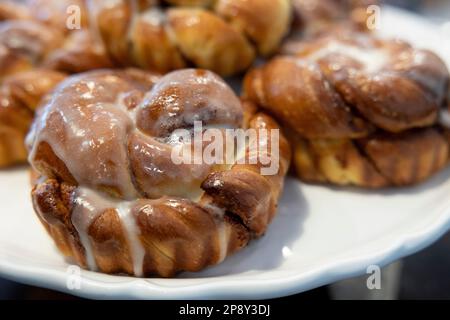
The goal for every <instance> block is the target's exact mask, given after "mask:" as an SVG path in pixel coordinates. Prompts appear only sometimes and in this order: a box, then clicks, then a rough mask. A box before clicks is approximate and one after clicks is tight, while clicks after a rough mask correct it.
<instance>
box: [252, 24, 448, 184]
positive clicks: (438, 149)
mask: <svg viewBox="0 0 450 320" xmlns="http://www.w3.org/2000/svg"><path fill="white" fill-rule="evenodd" d="M285 53H286V54H289V56H280V57H276V58H274V59H273V60H271V61H269V62H268V63H267V64H266V65H264V66H262V67H260V68H257V69H254V70H252V71H250V72H249V73H248V74H247V76H246V78H245V80H244V96H245V97H247V98H248V99H250V100H252V101H254V102H256V103H257V104H258V105H259V106H261V107H263V108H264V109H266V110H268V111H269V112H270V113H271V114H273V115H274V116H275V117H276V118H277V119H278V120H279V121H280V122H281V123H283V124H284V125H285V126H286V127H287V129H288V130H289V131H290V134H289V137H291V139H290V141H291V143H292V144H293V146H294V163H295V166H296V169H297V170H296V171H297V173H298V175H299V177H300V178H301V179H302V180H305V181H310V182H329V183H333V184H338V185H349V184H350V185H358V186H363V187H371V188H374V187H384V186H389V185H409V184H415V183H419V182H421V181H423V180H424V179H425V178H427V177H429V176H431V175H433V174H434V173H435V172H437V171H439V170H440V169H442V168H443V166H444V165H445V164H446V162H447V160H446V159H448V144H446V143H445V139H444V136H443V133H442V130H437V129H436V128H437V126H438V123H437V121H438V115H439V113H440V112H441V110H442V108H443V107H444V103H445V102H446V99H447V97H446V95H447V90H448V84H449V73H448V70H447V68H446V66H445V64H444V62H443V61H442V60H441V59H440V58H439V57H437V56H436V55H435V54H434V53H432V52H430V51H427V50H418V49H415V48H412V47H411V46H410V45H409V44H407V43H404V42H400V41H391V40H380V39H377V38H376V37H373V36H371V35H367V34H362V33H358V32H353V31H346V32H344V33H339V34H337V33H336V34H334V33H331V34H328V35H324V36H321V37H318V38H316V39H309V40H304V41H301V42H297V43H296V45H295V46H290V47H289V48H286V51H285Z"/></svg>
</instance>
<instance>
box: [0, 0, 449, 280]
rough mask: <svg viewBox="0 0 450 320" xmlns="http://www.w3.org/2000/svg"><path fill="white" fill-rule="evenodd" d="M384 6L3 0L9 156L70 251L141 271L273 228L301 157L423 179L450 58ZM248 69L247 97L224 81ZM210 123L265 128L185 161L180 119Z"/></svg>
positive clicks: (205, 254) (437, 148) (3, 104)
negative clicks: (375, 15)
mask: <svg viewBox="0 0 450 320" xmlns="http://www.w3.org/2000/svg"><path fill="white" fill-rule="evenodd" d="M377 4H378V1H375V0H339V1H337V0H336V1H331V0H115V1H101V0H76V1H75V0H63V1H56V0H54V1H52V0H22V1H13V0H6V1H2V2H1V3H0V167H7V166H10V165H13V164H17V163H23V162H24V161H25V159H26V158H27V156H28V159H29V162H30V164H31V166H32V169H31V171H32V179H31V181H32V193H31V195H32V201H33V206H34V209H35V211H36V213H37V216H38V217H39V219H40V221H41V222H42V224H43V225H44V227H45V229H46V230H47V232H48V233H49V235H50V236H51V237H52V238H53V240H54V242H55V243H56V245H57V247H58V249H59V250H60V251H61V252H62V253H63V254H64V255H65V256H66V257H70V258H72V259H73V260H74V261H76V263H77V264H79V265H80V266H82V267H84V268H87V269H90V270H95V271H100V272H105V273H125V274H129V275H133V276H151V275H156V276H162V277H170V276H174V275H175V274H176V273H178V272H181V271H199V270H201V269H203V268H205V267H207V266H210V265H214V264H217V263H220V262H221V261H223V260H224V259H225V258H226V257H227V256H229V255H230V254H232V253H234V252H236V251H238V250H240V249H242V248H243V247H245V246H246V245H247V244H248V243H249V241H250V240H252V239H256V238H259V237H261V236H262V235H264V233H265V232H266V230H267V228H268V226H269V224H270V222H271V221H272V219H273V218H274V217H275V215H276V211H277V203H278V200H279V198H280V194H281V193H282V189H283V183H284V179H285V176H286V174H287V172H288V171H289V168H290V164H291V162H292V163H293V167H294V169H295V171H296V173H297V175H298V177H299V178H300V179H301V180H303V181H306V182H313V183H327V184H335V185H355V186H359V187H366V188H380V187H387V186H403V185H411V184H416V183H418V182H421V181H423V180H425V179H426V178H428V177H430V176H431V175H433V174H434V173H436V172H438V171H439V170H441V169H442V168H444V167H445V166H446V164H447V162H448V158H449V148H450V130H449V129H448V125H449V123H450V121H444V120H445V118H450V117H449V116H448V113H447V111H450V110H449V102H450V101H449V100H450V99H449V97H448V95H449V78H450V77H449V72H448V70H447V67H446V65H445V63H444V62H443V61H442V60H441V59H440V58H439V57H438V56H436V55H435V54H434V53H432V52H430V51H427V50H421V49H416V48H413V47H412V46H411V45H409V44H407V43H405V42H402V41H399V40H386V39H379V38H377V36H376V35H375V34H373V33H372V32H371V30H369V29H371V28H368V27H367V26H368V25H367V21H368V19H369V15H370V13H371V12H373V9H374V7H373V6H374V5H377ZM69 6H75V9H78V10H79V13H81V16H79V18H80V19H79V20H78V21H77V19H75V20H74V21H75V22H78V23H79V27H80V28H75V29H74V30H71V29H70V28H69V29H68V24H67V23H68V22H67V21H68V20H67V19H68V15H69V14H73V12H75V14H76V12H77V11H76V10H75V11H71V10H68V8H69ZM71 8H72V9H73V7H71ZM368 8H370V9H372V11H370V10H369V11H368ZM74 21H72V22H74ZM255 65H258V66H257V67H255ZM243 73H246V74H245V76H244V77H242V84H243V86H242V87H243V90H242V91H243V92H242V97H241V98H238V97H237V96H236V93H235V92H233V91H232V89H231V88H230V87H229V86H228V84H227V83H226V82H225V80H223V79H222V78H221V77H228V76H236V75H240V74H241V75H242V74H243ZM198 122H200V123H202V125H203V126H204V127H205V128H212V129H214V130H216V131H218V132H220V133H222V134H225V132H226V130H228V129H252V130H254V131H255V132H256V136H255V137H254V138H252V139H249V140H248V141H247V142H248V144H247V145H246V146H245V148H241V149H236V150H233V152H232V153H231V158H232V161H231V163H228V164H223V163H221V164H211V163H204V162H200V163H198V162H193V163H192V164H189V163H181V164H177V163H175V162H174V161H173V158H172V155H173V150H174V148H176V147H177V146H180V145H182V146H183V148H187V149H189V150H191V149H195V148H196V146H195V145H194V142H192V141H191V140H184V138H180V136H179V133H178V130H187V131H188V132H191V133H192V134H194V133H193V132H194V130H195V129H194V126H195V123H198ZM30 126H31V130H29V129H30ZM267 129H268V130H274V131H277V132H278V131H279V130H281V131H280V134H279V141H278V143H277V144H276V145H274V144H273V141H272V140H270V137H269V136H267V135H265V134H263V131H264V130H267ZM27 133H28V136H27V139H26V144H25V143H24V140H25V136H26V135H27ZM211 143H212V142H211V141H210V142H209V143H204V144H202V145H201V150H205V149H208V148H210V144H211ZM222 143H223V144H225V141H222ZM219 144H220V143H219ZM274 148H277V150H276V153H277V154H279V156H278V158H277V159H278V170H277V171H276V172H275V173H274V174H271V175H264V174H262V171H261V169H262V168H263V167H264V166H265V165H266V163H262V160H261V159H265V158H269V157H270V156H271V155H273V153H274V152H275V150H274ZM291 158H292V159H291ZM250 159H252V160H255V159H259V160H257V161H249V160H250ZM291 160H292V161H291Z"/></svg>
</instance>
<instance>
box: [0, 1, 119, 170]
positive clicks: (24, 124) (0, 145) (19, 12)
mask: <svg viewBox="0 0 450 320" xmlns="http://www.w3.org/2000/svg"><path fill="white" fill-rule="evenodd" d="M69 3H71V4H75V3H81V1H78V2H72V1H71V0H70V1H43V0H29V1H27V3H26V4H23V3H19V2H8V1H5V2H1V3H0V20H2V21H1V22H0V92H1V98H2V100H0V132H1V134H0V167H4V166H9V165H12V164H17V163H21V162H25V161H26V153H25V146H24V143H23V138H24V135H25V134H26V132H27V131H28V126H29V125H30V124H31V118H32V116H33V113H34V110H35V108H36V106H37V104H38V101H39V99H40V98H42V97H43V96H44V95H45V94H46V93H47V92H48V91H50V90H51V89H52V88H53V87H54V86H55V85H56V84H57V83H58V82H59V81H60V80H62V78H63V75H62V74H61V73H58V72H52V71H44V70H43V69H48V70H58V71H63V72H68V73H76V72H82V71H85V70H91V69H96V68H102V67H109V66H110V65H111V63H110V61H109V58H108V56H107V55H106V53H105V51H104V50H103V48H102V47H101V46H100V45H98V44H96V41H94V37H93V35H92V34H91V33H90V32H89V31H87V30H77V31H74V32H70V33H69V32H68V31H67V29H66V27H65V22H64V24H63V21H62V19H61V18H59V19H57V18H58V17H65V15H63V14H62V12H65V8H66V6H67V5H68V4H69ZM55 7H57V8H55ZM63 9H64V11H63ZM59 13H61V14H59ZM14 19H21V20H14ZM23 72H25V73H24V74H23V75H22V74H20V73H23ZM33 77H36V78H33ZM27 95H28V96H27Z"/></svg>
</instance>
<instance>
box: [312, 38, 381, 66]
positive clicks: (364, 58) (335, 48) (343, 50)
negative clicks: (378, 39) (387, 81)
mask: <svg viewBox="0 0 450 320" xmlns="http://www.w3.org/2000/svg"><path fill="white" fill-rule="evenodd" d="M333 53H339V54H344V55H346V56H349V57H350V58H352V59H354V60H356V61H358V62H360V63H361V64H362V65H364V67H365V70H366V71H367V72H376V71H378V70H380V69H381V68H383V66H385V65H386V63H387V62H388V60H389V56H388V54H387V53H386V52H385V51H383V50H381V49H376V48H371V49H362V48H359V47H357V46H352V45H349V44H342V43H339V42H337V41H330V42H329V43H328V45H326V46H325V47H323V48H321V49H319V50H318V51H316V52H314V53H313V54H312V55H310V56H309V57H308V58H309V59H312V60H315V61H317V60H320V59H322V58H324V57H326V56H328V55H330V54H333Z"/></svg>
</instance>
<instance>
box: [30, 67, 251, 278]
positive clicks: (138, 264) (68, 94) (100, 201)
mask: <svg viewBox="0 0 450 320" xmlns="http://www.w3.org/2000/svg"><path fill="white" fill-rule="evenodd" d="M167 85H168V86H175V87H177V88H178V89H179V88H180V87H181V88H182V89H183V90H185V91H183V94H185V96H183V94H181V96H182V97H181V98H180V97H178V98H177V101H176V103H182V104H183V108H182V110H176V106H177V105H176V103H175V102H174V103H175V105H173V104H172V101H166V102H167V103H168V104H169V105H170V106H171V107H173V108H174V109H172V111H174V112H175V114H174V118H176V116H178V117H179V118H180V119H182V121H180V123H181V124H183V123H188V124H191V122H193V121H196V120H199V119H197V117H198V116H199V115H200V116H201V117H204V118H205V119H202V120H204V121H205V122H206V123H205V124H204V125H205V126H204V129H209V128H219V129H220V130H226V129H229V128H234V127H238V126H239V123H238V122H239V121H240V120H241V118H242V115H240V114H239V113H241V112H242V110H241V108H240V102H239V100H238V99H237V97H236V96H235V95H234V93H233V92H232V91H231V89H229V88H228V87H227V86H226V84H225V83H224V82H223V81H221V80H220V79H219V78H217V77H216V76H215V75H213V74H209V73H207V74H203V76H201V75H199V74H197V73H196V71H194V70H185V71H180V72H179V73H178V74H171V75H170V76H169V77H167V76H166V78H165V81H160V83H159V85H157V86H156V87H154V88H153V89H152V90H151V92H150V93H149V94H148V95H147V98H148V97H149V96H150V97H152V94H153V97H157V96H158V95H157V92H156V91H158V90H161V87H164V86H167ZM183 86H184V88H183ZM191 86H193V87H194V88H195V89H196V90H193V89H189V88H191ZM187 87H189V88H187ZM132 90H134V88H133V86H132V85H130V84H128V83H127V82H126V81H124V80H122V79H121V78H120V76H119V75H118V74H114V73H113V74H111V75H110V74H108V73H107V72H106V73H105V72H104V73H102V72H98V73H91V75H88V76H79V77H75V78H72V79H71V80H69V81H68V82H66V83H65V85H63V86H61V87H60V89H59V90H57V91H56V92H55V94H54V95H53V96H52V100H51V101H50V102H48V105H47V106H46V107H45V108H43V109H41V111H40V114H39V116H38V117H37V120H36V121H35V123H34V125H33V128H32V130H31V132H30V135H29V136H28V141H27V143H28V145H29V146H30V149H31V152H30V162H31V163H32V164H33V162H34V159H35V154H36V150H37V147H38V146H39V145H40V144H41V143H42V142H46V143H48V144H49V145H50V146H51V148H52V150H53V151H54V153H55V154H56V156H57V157H59V158H60V159H61V160H62V161H63V162H64V163H65V165H66V166H67V168H68V170H69V172H70V173H71V174H72V176H73V177H74V178H75V180H76V181H77V182H78V184H79V187H78V188H77V189H76V191H75V193H74V198H73V199H74V209H73V212H72V218H71V219H72V223H73V225H74V227H75V229H76V230H77V232H78V234H79V237H80V241H81V244H82V246H83V247H84V249H85V254H86V263H87V265H88V267H89V269H91V270H98V266H97V264H96V261H95V255H94V253H93V249H92V243H91V239H90V237H89V234H88V230H89V227H90V226H91V225H92V223H93V221H94V220H95V219H96V218H97V217H98V216H99V215H100V214H102V213H103V212H105V210H108V209H112V210H115V211H116V213H117V215H118V217H119V219H120V221H121V224H122V228H123V230H124V233H125V236H126V239H127V243H128V246H129V249H130V255H131V258H132V263H133V272H134V274H135V275H136V276H142V275H143V262H144V258H145V249H144V247H143V245H142V243H141V241H140V239H139V235H140V230H139V227H138V225H137V223H136V218H135V216H134V215H133V212H136V211H135V210H137V208H136V205H137V201H139V200H137V199H138V198H139V194H138V193H137V191H136V189H135V187H134V184H133V181H132V177H131V174H130V172H129V168H128V162H129V158H130V153H129V150H128V148H127V146H128V143H130V145H131V147H132V148H133V149H134V150H137V153H138V154H139V155H140V156H142V159H145V161H144V160H142V161H141V162H140V163H141V164H146V165H147V166H148V168H147V167H145V168H144V170H150V171H151V172H153V173H154V176H151V175H148V176H147V177H144V178H142V179H141V180H145V179H147V181H144V183H146V186H147V188H148V189H151V190H153V191H156V196H155V199H159V197H161V196H163V195H170V193H172V192H174V190H180V191H179V192H180V194H183V195H185V198H187V199H190V200H191V201H193V202H197V203H198V202H201V199H202V196H203V194H204V191H203V190H202V189H201V188H200V185H195V186H194V184H193V183H197V180H202V179H204V177H206V176H207V175H208V174H209V172H211V171H213V170H215V169H214V166H206V167H202V166H200V167H196V166H195V165H190V164H188V165H185V166H182V167H178V168H176V167H174V166H175V164H173V163H172V162H170V159H169V158H168V156H170V152H167V150H166V149H167V148H168V149H169V151H170V147H171V146H173V144H172V143H167V141H166V143H164V144H163V143H162V142H161V141H157V140H156V139H155V137H152V136H148V135H145V134H144V132H143V130H138V129H140V128H139V127H137V126H136V121H137V119H138V118H139V116H140V113H139V112H140V111H142V109H143V108H145V107H148V106H146V104H143V103H142V102H141V104H139V105H138V106H137V107H136V108H135V109H132V110H128V109H127V106H126V104H125V102H124V99H125V98H126V94H127V93H128V92H130V91H132ZM189 90H190V91H192V92H191V94H188V93H189ZM186 97H187V98H186ZM183 98H185V100H183ZM198 101H201V102H203V101H205V102H206V103H204V104H200V106H201V107H199V104H197V103H196V102H198ZM202 108H205V109H206V110H202ZM209 108H210V109H211V110H212V112H211V114H208V112H206V111H208V109H209ZM169 109H170V108H169ZM199 109H200V110H199ZM141 116H143V115H141ZM209 116H210V117H211V118H209ZM160 118H161V119H157V121H156V123H155V127H154V129H155V130H156V131H158V130H161V129H160V128H159V126H163V124H161V123H159V121H163V122H164V121H169V120H171V119H168V118H170V114H169V117H168V116H167V115H166V114H164V115H162V116H160ZM218 123H221V124H222V125H219V124H218ZM132 136H135V137H137V138H141V140H142V141H141V142H140V143H138V142H139V140H137V139H136V140H133V141H132V140H130V138H131V137H132ZM169 136H170V133H169ZM177 139H178V140H179V137H177V136H175V135H174V136H172V137H171V139H169V140H171V142H173V143H174V144H176V140H177ZM130 141H131V142H130ZM163 147H164V148H166V149H164V148H163ZM234 151H235V152H236V154H234V157H235V158H234V160H236V157H241V156H243V155H244V156H245V148H243V149H241V150H234ZM146 157H147V158H146ZM165 158H167V161H160V162H156V161H155V160H156V159H159V160H164V159H165ZM231 167H232V165H229V166H227V167H226V168H227V169H231ZM152 179H153V180H152ZM159 180H161V181H163V182H165V181H168V180H173V181H174V182H173V183H169V184H167V185H164V184H162V187H161V190H159V189H158V188H160V186H157V185H155V184H152V183H153V182H154V181H159ZM141 182H142V181H141ZM103 186H106V187H109V186H113V187H116V188H118V189H119V190H120V191H121V196H120V198H119V197H118V198H112V197H111V196H109V195H107V194H106V193H102V192H100V191H96V189H97V188H98V187H103ZM147 191H148V190H147ZM177 192H178V191H177ZM183 198H184V196H183ZM148 201H150V203H152V201H159V200H150V199H148ZM167 205H170V203H167ZM185 209H187V208H185ZM210 209H211V210H210V212H212V213H213V214H214V215H216V216H217V217H216V219H215V221H216V223H217V232H218V235H217V236H218V242H219V247H220V248H219V249H220V255H219V257H220V261H222V260H223V259H225V257H226V255H227V251H228V242H229V236H230V227H229V225H228V224H227V223H225V222H224V221H223V215H224V211H223V210H221V209H220V208H218V207H215V206H211V207H210Z"/></svg>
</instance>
